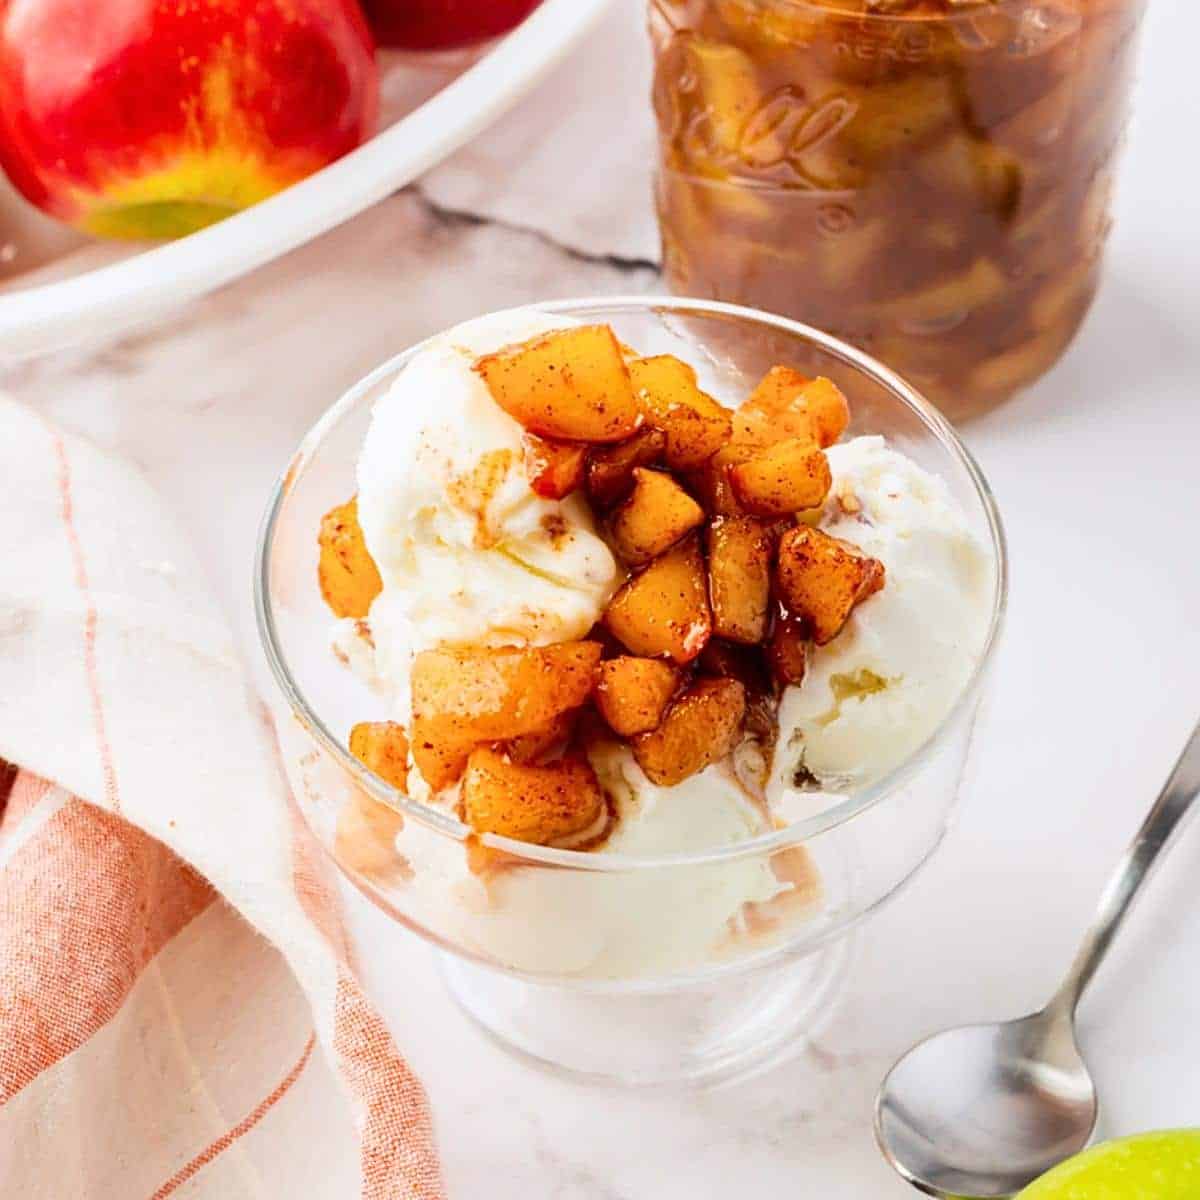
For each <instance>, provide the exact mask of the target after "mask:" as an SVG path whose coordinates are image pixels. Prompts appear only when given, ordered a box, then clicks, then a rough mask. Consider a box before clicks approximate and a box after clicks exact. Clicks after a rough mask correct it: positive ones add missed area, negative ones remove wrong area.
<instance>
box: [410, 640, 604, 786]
mask: <svg viewBox="0 0 1200 1200" xmlns="http://www.w3.org/2000/svg"><path fill="white" fill-rule="evenodd" d="M599 661H600V645H599V643H597V642H563V643H561V644H559V645H555V646H546V647H543V648H538V649H528V650H515V649H498V650H426V651H423V652H422V653H421V654H418V655H417V658H416V661H415V662H414V663H413V668H412V705H413V724H412V755H413V760H414V762H415V763H416V764H417V768H418V769H419V770H420V772H421V774H422V775H423V776H424V778H425V781H426V782H427V783H428V784H429V786H430V787H431V788H433V789H434V790H435V791H440V790H441V789H442V788H445V787H448V786H449V785H450V784H452V783H454V781H455V780H456V779H458V778H459V776H460V775H461V774H462V772H463V770H464V768H465V767H466V764H467V758H468V756H469V755H470V753H471V751H472V750H473V749H474V748H475V747H476V746H477V745H479V744H480V743H482V742H495V741H508V740H510V739H512V738H519V737H523V736H524V735H525V734H529V733H538V732H540V731H542V730H545V729H546V727H547V726H548V725H549V724H550V723H551V722H552V721H553V720H554V719H555V718H556V717H557V716H559V715H560V714H561V713H563V712H567V711H568V710H570V709H573V708H578V707H579V706H580V705H581V704H582V703H583V702H584V701H585V700H586V699H587V698H588V696H589V694H590V693H591V690H592V684H593V682H594V677H595V673H596V664H597V663H598V662H599Z"/></svg>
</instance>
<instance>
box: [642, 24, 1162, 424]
mask: <svg viewBox="0 0 1200 1200" xmlns="http://www.w3.org/2000/svg"><path fill="white" fill-rule="evenodd" d="M1144 8H1145V0H823V2H807V0H651V29H652V33H653V37H654V43H655V55H656V71H655V84H654V104H655V110H656V113H657V118H658V126H659V133H660V147H661V164H660V171H659V182H658V207H659V219H660V225H661V230H662V240H663V261H664V270H665V272H666V275H667V279H668V281H669V283H670V284H671V286H672V287H673V288H674V289H675V290H676V291H679V292H682V293H686V294H689V295H696V296H705V297H715V298H719V299H721V300H728V301H734V302H739V303H743V304H747V305H752V306H755V307H758V308H764V309H769V310H773V311H775V312H781V313H785V314H787V315H790V316H794V317H796V318H798V319H800V320H804V321H809V322H812V323H815V324H819V325H821V326H822V327H823V328H825V329H828V330H830V331H831V332H833V333H835V334H838V335H840V336H842V337H844V338H845V339H846V340H848V341H850V342H853V343H855V344H857V345H859V346H861V347H862V348H863V349H865V350H868V351H869V352H871V353H872V354H874V355H876V356H877V357H878V358H880V359H882V360H883V361H884V362H886V363H887V364H888V365H889V366H891V367H893V368H894V369H895V370H897V371H898V372H900V373H901V374H902V375H904V376H906V377H907V378H909V379H910V380H911V381H912V382H913V383H914V384H915V385H916V386H917V387H919V388H922V389H923V390H924V391H925V392H926V394H927V395H928V396H929V397H930V398H931V399H933V400H934V401H935V402H937V403H938V404H940V405H941V406H942V407H943V408H944V409H945V410H946V411H947V412H949V413H950V414H951V415H952V416H964V415H967V414H969V413H971V412H973V411H979V410H981V409H983V408H986V407H989V406H991V405H993V404H995V403H997V402H999V401H1001V400H1003V399H1005V398H1006V397H1008V396H1010V395H1012V394H1013V393H1014V392H1015V391H1017V390H1018V389H1020V388H1022V387H1024V386H1025V385H1027V384H1029V383H1031V382H1033V381H1034V380H1035V379H1037V378H1038V377H1039V376H1040V375H1042V373H1043V372H1045V371H1046V370H1047V369H1048V368H1049V367H1050V366H1051V365H1052V364H1053V363H1054V362H1055V361H1056V360H1057V359H1058V357H1059V356H1060V355H1061V354H1062V353H1063V351H1064V350H1065V349H1066V347H1067V345H1068V344H1069V343H1070V341H1071V339H1072V337H1073V336H1074V334H1075V332H1076V330H1077V329H1078V328H1079V325H1080V323H1081V322H1082V320H1083V317H1084V315H1085V313H1086V312H1087V309H1088V306H1089V305H1090V303H1091V301H1092V298H1093V296H1094V295H1095V291H1096V286H1097V283H1098V274H1099V266H1100V256H1101V251H1102V249H1103V246H1104V242H1105V237H1106V234H1107V232H1108V228H1109V224H1110V216H1109V212H1110V198H1111V193H1112V182H1113V170H1114V161H1115V158H1116V150H1117V148H1118V145H1119V143H1120V140H1121V135H1122V132H1123V129H1124V125H1125V118H1126V112H1127V109H1128V99H1129V91H1130V84H1131V74H1132V69H1133V60H1134V46H1135V41H1136V34H1137V30H1138V26H1139V22H1140V18H1141V16H1142V12H1143V10H1144Z"/></svg>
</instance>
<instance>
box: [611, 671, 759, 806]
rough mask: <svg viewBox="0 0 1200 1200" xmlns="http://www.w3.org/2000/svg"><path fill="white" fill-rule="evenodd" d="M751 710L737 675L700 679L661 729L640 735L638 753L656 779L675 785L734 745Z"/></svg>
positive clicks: (641, 763)
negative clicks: (734, 677)
mask: <svg viewBox="0 0 1200 1200" xmlns="http://www.w3.org/2000/svg"><path fill="white" fill-rule="evenodd" d="M745 712H746V690H745V688H743V687H742V685H741V684H740V683H738V681H737V680H736V679H698V680H697V681H696V682H695V683H694V684H692V686H691V687H690V688H688V690H687V691H686V692H685V693H684V694H683V695H682V696H681V697H680V698H679V699H678V700H677V701H676V702H675V703H674V704H673V705H672V706H671V708H670V710H669V711H668V713H667V715H666V717H664V718H663V722H662V724H661V725H659V727H658V728H657V729H655V730H654V731H653V732H651V733H643V734H641V735H640V736H639V737H637V738H636V739H635V740H634V743H633V755H634V758H636V759H637V761H638V765H639V766H640V767H641V768H642V770H643V771H645V772H646V775H647V777H648V778H649V779H650V781H651V782H652V783H657V784H659V785H660V786H661V787H673V786H674V785H675V784H677V783H682V782H683V781H684V780H685V779H687V778H689V777H690V776H692V775H695V774H696V773H697V772H698V771H703V770H704V768H705V767H707V766H708V765H709V764H710V763H714V762H716V761H717V760H718V759H722V758H724V757H725V756H726V755H727V754H728V753H729V752H730V751H731V750H732V749H733V747H734V743H735V742H736V741H737V737H738V733H739V731H740V730H741V727H742V718H743V716H744V715H745Z"/></svg>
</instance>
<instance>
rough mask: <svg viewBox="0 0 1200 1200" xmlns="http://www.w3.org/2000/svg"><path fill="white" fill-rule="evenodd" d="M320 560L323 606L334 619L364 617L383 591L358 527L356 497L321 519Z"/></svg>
mask: <svg viewBox="0 0 1200 1200" xmlns="http://www.w3.org/2000/svg"><path fill="white" fill-rule="evenodd" d="M317 540H318V542H319V543H320V546H321V558H320V561H319V562H318V564H317V580H318V582H319V583H320V585H321V595H322V596H324V597H325V603H326V604H328V605H329V607H330V608H331V609H332V610H333V613H334V616H338V617H365V616H366V615H367V613H368V612H369V611H370V608H371V602H372V601H373V600H374V599H375V597H376V596H378V595H379V593H380V592H381V591H382V590H383V580H381V579H380V578H379V568H378V567H376V566H375V560H374V559H373V558H372V557H371V554H370V551H368V550H367V543H366V542H365V541H364V540H363V533H362V529H361V527H360V526H359V524H358V497H357V496H354V497H352V498H351V499H350V500H348V501H346V503H345V504H339V505H338V506H337V508H331V509H330V510H329V512H327V513H326V514H325V515H324V516H323V517H322V518H321V532H320V535H319V537H318V539H317Z"/></svg>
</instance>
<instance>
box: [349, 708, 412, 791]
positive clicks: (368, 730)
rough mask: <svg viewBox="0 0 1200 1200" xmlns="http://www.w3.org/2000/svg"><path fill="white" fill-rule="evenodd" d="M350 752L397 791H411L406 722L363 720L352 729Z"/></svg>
mask: <svg viewBox="0 0 1200 1200" xmlns="http://www.w3.org/2000/svg"><path fill="white" fill-rule="evenodd" d="M350 753H351V754H353V755H354V757H355V758H357V759H358V761H359V762H361V763H362V764H363V766H365V767H367V768H368V770H371V771H374V772H375V774H376V775H378V776H379V778H380V779H382V780H383V781H384V783H387V784H390V785H391V786H392V787H394V788H395V789H396V791H398V792H407V791H408V736H407V735H406V734H405V732H404V726H403V725H398V724H397V723H396V722H395V721H360V722H359V723H358V724H357V725H355V726H354V728H353V729H351V730H350Z"/></svg>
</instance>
